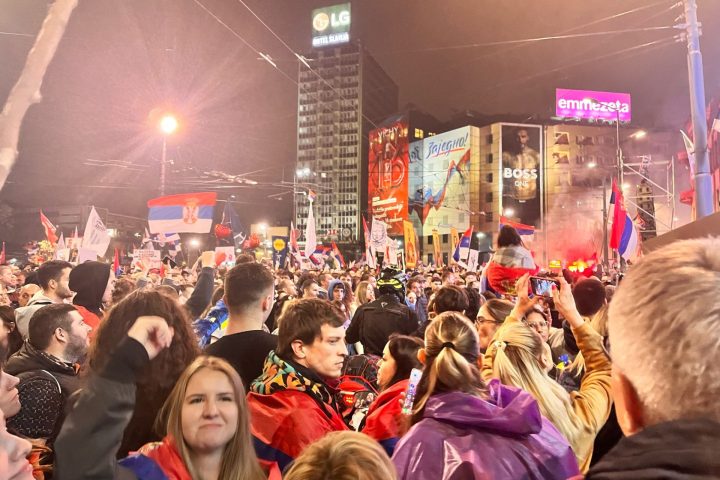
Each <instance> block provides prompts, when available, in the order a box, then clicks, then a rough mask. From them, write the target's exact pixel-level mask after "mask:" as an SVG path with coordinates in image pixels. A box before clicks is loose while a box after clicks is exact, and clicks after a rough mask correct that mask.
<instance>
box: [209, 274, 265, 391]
mask: <svg viewBox="0 0 720 480" xmlns="http://www.w3.org/2000/svg"><path fill="white" fill-rule="evenodd" d="M274 295H275V289H274V279H273V276H272V273H271V272H270V270H268V269H267V268H266V267H264V266H262V265H260V264H259V263H242V264H240V265H237V266H235V267H233V268H232V269H231V270H230V271H229V272H228V273H227V275H226V276H225V296H224V297H223V300H224V302H225V305H227V309H228V313H229V316H228V325H227V330H226V332H225V335H223V337H222V338H221V339H220V340H218V341H217V342H215V343H213V344H211V345H209V346H208V347H206V349H205V353H207V354H208V355H213V356H216V357H219V358H222V359H225V360H226V361H227V362H228V363H230V365H232V366H233V367H234V368H235V370H236V371H237V372H238V374H239V375H240V378H241V379H242V382H243V386H244V387H246V388H249V386H250V384H251V383H252V381H253V380H255V379H256V378H257V377H259V376H260V375H261V374H262V371H263V362H264V361H265V359H266V358H267V356H268V354H269V353H270V352H271V351H272V350H275V349H276V348H277V340H278V339H277V337H276V336H275V335H271V334H270V333H267V332H264V331H263V329H262V327H263V324H264V323H265V321H266V320H267V318H268V316H269V315H270V312H271V311H272V308H273V302H274Z"/></svg>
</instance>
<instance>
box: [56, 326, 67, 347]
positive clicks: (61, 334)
mask: <svg viewBox="0 0 720 480" xmlns="http://www.w3.org/2000/svg"><path fill="white" fill-rule="evenodd" d="M53 336H54V337H55V340H57V341H58V342H60V343H65V342H66V341H67V333H66V332H65V330H63V329H62V328H60V327H58V328H56V329H55V332H54V333H53Z"/></svg>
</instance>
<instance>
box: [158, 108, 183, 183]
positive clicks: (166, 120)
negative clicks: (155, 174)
mask: <svg viewBox="0 0 720 480" xmlns="http://www.w3.org/2000/svg"><path fill="white" fill-rule="evenodd" d="M158 128H159V129H160V133H162V136H163V137H162V139H163V143H162V158H161V159H160V196H163V195H165V168H166V163H167V138H168V137H169V136H170V135H172V134H173V133H175V131H176V130H177V128H178V121H177V118H175V116H174V115H171V114H165V115H163V116H162V118H161V119H160V123H159V124H158Z"/></svg>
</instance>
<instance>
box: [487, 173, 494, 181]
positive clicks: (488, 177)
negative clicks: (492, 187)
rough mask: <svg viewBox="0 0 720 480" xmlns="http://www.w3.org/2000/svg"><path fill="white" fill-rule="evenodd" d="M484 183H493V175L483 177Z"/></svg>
mask: <svg viewBox="0 0 720 480" xmlns="http://www.w3.org/2000/svg"><path fill="white" fill-rule="evenodd" d="M485 181H487V182H488V183H492V182H493V174H492V172H490V173H488V174H487V175H486V176H485Z"/></svg>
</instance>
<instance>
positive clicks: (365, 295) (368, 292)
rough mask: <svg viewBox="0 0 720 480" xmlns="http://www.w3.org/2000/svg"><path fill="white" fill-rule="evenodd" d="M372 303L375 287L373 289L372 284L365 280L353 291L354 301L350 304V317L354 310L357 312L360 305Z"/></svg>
mask: <svg viewBox="0 0 720 480" xmlns="http://www.w3.org/2000/svg"><path fill="white" fill-rule="evenodd" d="M373 301H375V287H373V285H372V283H370V282H369V281H367V280H363V281H362V282H360V283H358V286H357V288H356V289H355V300H354V302H353V304H352V308H351V312H350V314H351V315H350V316H351V317H352V316H353V315H355V310H357V308H358V307H359V306H360V305H365V304H366V303H370V302H373Z"/></svg>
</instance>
